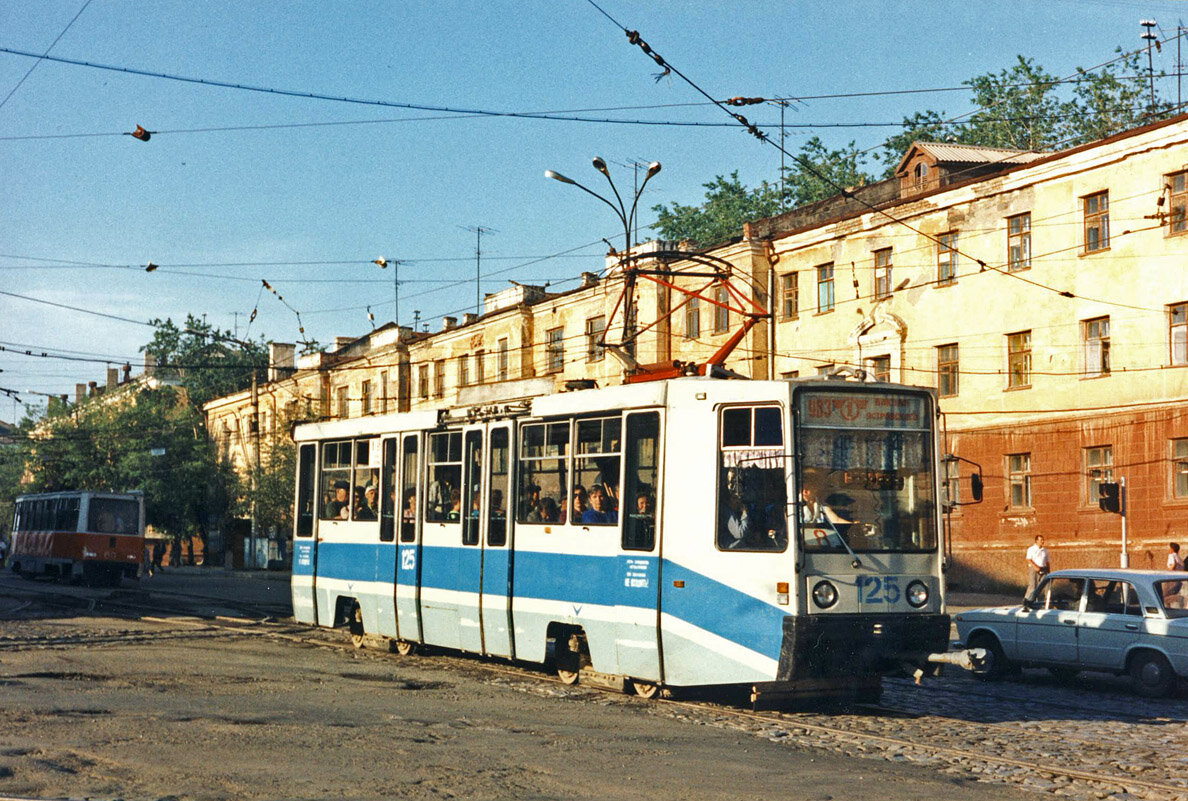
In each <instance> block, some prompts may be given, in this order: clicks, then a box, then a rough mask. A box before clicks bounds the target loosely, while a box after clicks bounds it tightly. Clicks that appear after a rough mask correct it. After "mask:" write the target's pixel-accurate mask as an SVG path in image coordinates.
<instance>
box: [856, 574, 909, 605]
mask: <svg viewBox="0 0 1188 801" xmlns="http://www.w3.org/2000/svg"><path fill="white" fill-rule="evenodd" d="M855 583H856V584H857V585H858V600H859V602H860V603H864V604H897V603H899V599H900V598H902V597H903V592H902V591H900V589H899V577H898V576H858V577H856V581H855Z"/></svg>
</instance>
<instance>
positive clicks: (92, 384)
mask: <svg viewBox="0 0 1188 801" xmlns="http://www.w3.org/2000/svg"><path fill="white" fill-rule="evenodd" d="M87 391H88V392H89V393H90V395H91V397H92V398H93V397H95V396H96V395H98V394H99V382H98V381H88V382H87Z"/></svg>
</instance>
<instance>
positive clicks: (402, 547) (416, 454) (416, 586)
mask: <svg viewBox="0 0 1188 801" xmlns="http://www.w3.org/2000/svg"><path fill="white" fill-rule="evenodd" d="M419 445H420V440H419V437H418V435H416V434H406V435H405V436H404V437H403V439H402V441H401V443H400V479H399V482H400V483H399V485H398V486H399V487H400V491H399V492H398V493H396V495H395V497H394V498H393V499H392V500H393V506H395V507H396V509H395V511H394V513H393V518H394V520H393V523H394V525H395V528H396V532H397V533H396V540H397V544H396V576H395V580H396V586H395V594H396V632H397V636H398V637H399V638H400V639H402V640H408V641H409V642H421V641H422V632H421V543H420V537H419V536H418V535H419V533H420V532H419V525H418V524H419V521H420V518H421V514H422V508H423V507H422V505H421V503H420V499H421V493H420V492H418V490H417V488H418V482H419V478H420V475H421V458H420V448H419Z"/></svg>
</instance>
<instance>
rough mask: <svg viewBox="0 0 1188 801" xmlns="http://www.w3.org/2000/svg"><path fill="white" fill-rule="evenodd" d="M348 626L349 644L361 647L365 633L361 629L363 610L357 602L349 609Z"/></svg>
mask: <svg viewBox="0 0 1188 801" xmlns="http://www.w3.org/2000/svg"><path fill="white" fill-rule="evenodd" d="M349 626H350V631H351V645H353V646H355V647H356V648H362V647H363V640H364V638H365V637H366V634H365V632H364V631H363V610H362V609H361V608H360V607H359V605H358V604H355V608H354V609H353V610H352V611H351V621H350V624H349Z"/></svg>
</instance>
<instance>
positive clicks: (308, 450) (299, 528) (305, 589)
mask: <svg viewBox="0 0 1188 801" xmlns="http://www.w3.org/2000/svg"><path fill="white" fill-rule="evenodd" d="M317 449H318V446H317V445H316V444H315V443H312V442H311V443H305V444H302V445H301V446H300V448H299V449H298V452H297V497H296V504H295V509H294V514H293V572H292V579H291V582H290V584H291V586H290V592H291V593H292V603H293V617H294V619H296V620H297V621H299V622H301V623H316V622H317V619H318V609H317V593H316V592H315V586H314V585H315V582H316V580H317V566H318V540H317V537H316V536H314V535H315V534H316V533H317V504H316V503H315V501H316V500H317V484H316V482H315V478H316V474H317V466H318V465H317Z"/></svg>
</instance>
